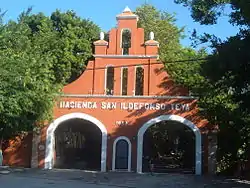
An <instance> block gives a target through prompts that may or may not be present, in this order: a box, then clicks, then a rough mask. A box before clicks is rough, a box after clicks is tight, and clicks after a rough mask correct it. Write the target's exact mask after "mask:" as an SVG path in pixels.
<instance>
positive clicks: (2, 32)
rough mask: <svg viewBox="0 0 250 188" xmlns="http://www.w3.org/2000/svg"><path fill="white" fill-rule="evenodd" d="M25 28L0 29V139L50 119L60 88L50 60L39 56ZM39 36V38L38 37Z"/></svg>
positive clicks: (10, 25) (38, 48)
mask: <svg viewBox="0 0 250 188" xmlns="http://www.w3.org/2000/svg"><path fill="white" fill-rule="evenodd" d="M30 34H31V30H30V28H29V27H28V26H27V25H26V24H21V23H15V22H12V21H11V22H9V23H8V24H6V25H3V24H2V25H1V26H0V45H1V47H0V66H1V70H0V83H1V84H0V124H1V129H0V135H1V138H8V137H10V136H12V135H15V134H18V133H21V132H23V131H30V130H32V129H33V127H34V125H38V123H39V122H42V121H44V120H45V119H49V117H50V114H51V110H52V107H53V105H54V103H55V100H56V96H57V95H58V93H59V89H60V88H61V84H56V82H55V75H54V72H53V69H52V67H53V58H52V55H51V54H50V53H47V54H43V53H41V51H40V50H41V48H40V46H41V44H39V43H37V42H33V41H32V40H31V39H30V37H29V36H30ZM38 35H39V34H38Z"/></svg>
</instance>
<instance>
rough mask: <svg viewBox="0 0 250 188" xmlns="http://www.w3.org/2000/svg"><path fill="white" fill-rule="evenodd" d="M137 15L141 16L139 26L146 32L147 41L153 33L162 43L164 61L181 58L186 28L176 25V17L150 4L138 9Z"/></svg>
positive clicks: (162, 58)
mask: <svg viewBox="0 0 250 188" xmlns="http://www.w3.org/2000/svg"><path fill="white" fill-rule="evenodd" d="M135 14H137V15H138V16H139V22H138V26H139V27H142V28H144V30H145V40H149V33H150V32H151V31H153V32H154V33H155V40H157V41H158V42H159V43H160V58H161V60H162V61H164V62H166V61H172V60H176V59H179V58H180V57H181V52H182V46H181V44H180V39H181V38H182V37H184V35H183V31H184V28H178V27H177V26H176V25H175V21H176V19H175V17H174V15H171V14H169V13H167V12H165V11H160V10H158V9H157V8H155V7H154V6H153V5H150V4H144V5H142V6H140V7H138V8H137V9H136V11H135Z"/></svg>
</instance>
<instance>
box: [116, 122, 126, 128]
mask: <svg viewBox="0 0 250 188" xmlns="http://www.w3.org/2000/svg"><path fill="white" fill-rule="evenodd" d="M115 124H116V126H118V127H122V126H127V125H128V122H127V121H116V122H115Z"/></svg>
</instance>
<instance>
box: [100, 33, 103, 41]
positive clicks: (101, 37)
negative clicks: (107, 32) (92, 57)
mask: <svg viewBox="0 0 250 188" xmlns="http://www.w3.org/2000/svg"><path fill="white" fill-rule="evenodd" d="M100 40H104V32H101V33H100Z"/></svg>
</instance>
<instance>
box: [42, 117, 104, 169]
mask: <svg viewBox="0 0 250 188" xmlns="http://www.w3.org/2000/svg"><path fill="white" fill-rule="evenodd" d="M106 151H107V130H106V128H105V126H104V125H103V124H102V123H101V122H100V121H99V120H97V119H96V118H94V117H92V116H90V115H88V114H84V113H71V114H67V115H64V116H61V117H59V118H58V119H56V120H55V121H54V122H52V123H51V124H50V125H49V127H48V129H47V137H46V155H45V169H52V168H54V167H57V168H79V169H91V170H101V171H102V172H105V171H106V155H107V154H106ZM98 163H99V164H98Z"/></svg>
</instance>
